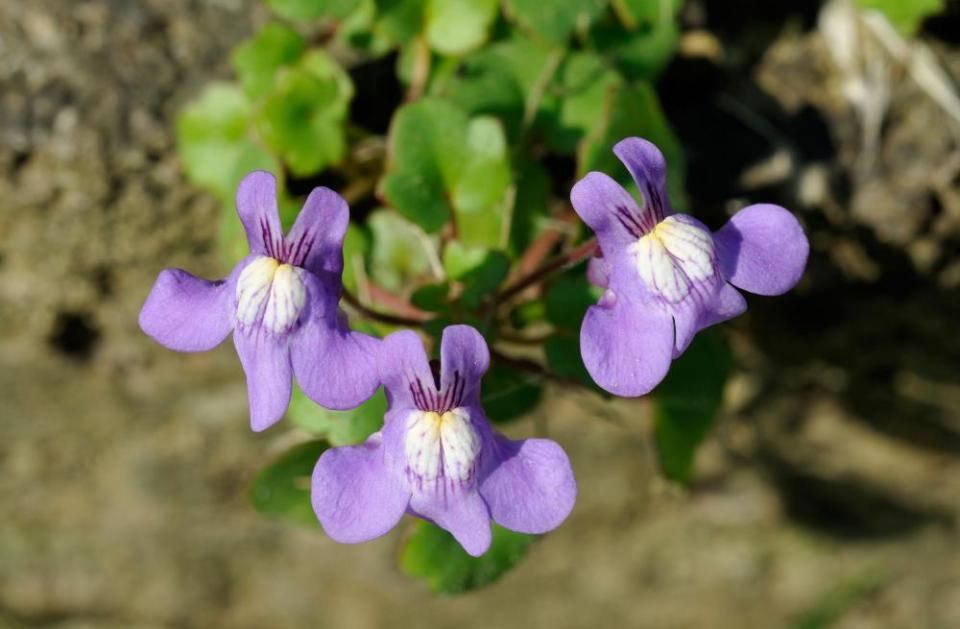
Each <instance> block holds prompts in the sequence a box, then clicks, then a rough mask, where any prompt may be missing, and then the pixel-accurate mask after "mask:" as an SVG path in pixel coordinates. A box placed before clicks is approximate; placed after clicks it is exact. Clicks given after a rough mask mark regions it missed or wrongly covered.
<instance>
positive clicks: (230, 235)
mask: <svg viewBox="0 0 960 629" xmlns="http://www.w3.org/2000/svg"><path fill="white" fill-rule="evenodd" d="M250 115H251V108H250V103H249V101H248V100H247V97H246V95H245V94H244V93H243V91H242V90H240V88H239V87H237V86H235V85H229V84H223V83H214V84H212V85H210V86H209V87H208V88H207V89H206V90H205V91H204V92H203V93H202V94H201V95H200V98H198V99H197V100H195V101H193V102H192V103H190V104H189V105H187V106H186V107H185V108H184V109H183V111H181V112H180V115H179V116H178V117H177V129H176V136H177V149H178V152H179V155H180V160H181V162H182V164H183V168H184V171H185V172H186V174H187V177H188V178H189V179H190V180H191V181H192V182H193V183H195V184H197V185H198V186H200V187H202V188H204V189H206V190H208V191H209V192H211V193H213V194H214V195H215V196H216V197H217V198H218V199H219V200H220V203H221V205H222V207H223V211H222V213H221V216H220V228H219V239H218V240H219V244H220V250H221V252H222V253H223V255H224V258H225V261H226V262H228V263H235V262H237V261H239V260H240V259H242V258H243V256H245V255H246V254H247V253H248V252H249V251H248V248H247V243H246V236H245V234H244V232H243V227H242V225H241V224H240V219H239V218H238V217H237V214H236V211H235V210H234V202H233V197H234V194H235V191H236V188H237V185H238V184H239V183H240V180H241V179H242V178H243V177H244V176H245V175H246V174H247V173H249V172H250V171H251V170H267V171H271V172H279V171H280V165H279V164H278V163H277V161H276V160H275V159H274V158H273V157H272V156H271V155H270V154H269V153H267V152H266V151H264V150H263V149H261V148H260V147H259V146H257V145H256V144H254V143H253V141H252V140H251V139H250V137H249V135H248V127H249V117H250Z"/></svg>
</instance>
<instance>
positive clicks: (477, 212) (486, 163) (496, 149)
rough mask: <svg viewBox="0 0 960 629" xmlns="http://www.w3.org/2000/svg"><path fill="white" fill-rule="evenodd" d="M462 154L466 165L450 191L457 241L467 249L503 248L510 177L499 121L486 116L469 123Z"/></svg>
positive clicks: (505, 140) (508, 160)
mask: <svg viewBox="0 0 960 629" xmlns="http://www.w3.org/2000/svg"><path fill="white" fill-rule="evenodd" d="M464 150H465V152H466V163H465V164H464V166H463V170H462V171H461V172H460V173H459V176H458V177H457V179H456V181H455V182H452V183H453V187H452V190H451V192H452V195H453V207H454V213H455V215H456V219H457V237H458V238H459V239H460V241H461V242H463V243H464V244H467V245H480V246H485V247H498V246H503V245H505V244H506V243H505V240H506V238H505V234H504V233H503V230H504V225H503V220H504V213H505V209H506V198H505V197H506V194H507V189H508V188H509V187H510V181H511V173H510V158H509V155H508V154H507V139H506V137H505V135H504V132H503V126H502V125H501V124H500V121H499V120H497V119H496V118H491V117H489V116H481V117H478V118H474V119H473V120H471V121H470V123H469V125H468V126H467V137H466V146H465V147H464Z"/></svg>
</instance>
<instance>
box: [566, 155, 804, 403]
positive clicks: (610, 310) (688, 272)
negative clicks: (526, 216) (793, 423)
mask: <svg viewBox="0 0 960 629" xmlns="http://www.w3.org/2000/svg"><path fill="white" fill-rule="evenodd" d="M613 152H614V153H615V154H616V155H617V157H619V158H620V161H622V162H623V163H624V165H626V167H627V169H628V170H629V171H630V173H631V174H632V175H633V178H634V180H635V181H636V182H637V186H638V187H639V188H640V191H641V193H642V194H643V197H644V199H645V203H644V207H643V208H642V209H641V208H639V207H637V203H636V201H634V199H633V197H632V196H631V195H630V194H629V193H628V192H627V191H626V190H624V189H623V187H622V186H620V185H619V184H618V183H617V182H615V181H614V180H613V179H611V178H610V177H608V176H607V175H605V174H603V173H598V172H591V173H588V174H587V176H586V177H584V178H583V179H581V180H580V181H578V182H577V184H576V185H575V186H574V187H573V190H572V191H571V193H570V199H571V201H572V202H573V207H574V209H575V210H576V211H577V214H579V215H580V218H582V219H583V221H584V222H585V223H586V224H587V225H589V226H590V228H591V229H592V230H593V231H594V232H596V234H597V239H598V241H599V243H600V249H601V251H602V256H603V257H598V258H594V259H593V260H591V261H590V266H589V268H588V277H589V279H590V281H592V282H593V283H595V284H597V285H599V286H601V287H603V288H606V289H607V290H606V292H605V293H604V295H603V297H601V299H600V302H599V303H598V304H597V305H596V306H591V307H590V309H589V310H588V311H587V314H586V316H585V317H584V320H583V326H582V327H581V330H580V351H581V353H582V354H583V361H584V364H585V365H586V367H587V371H589V372H590V375H591V376H592V377H593V379H594V380H595V381H596V383H597V384H598V385H600V386H601V387H603V388H604V389H606V390H607V391H609V392H611V393H614V394H616V395H621V396H637V395H643V394H645V393H647V392H649V391H650V390H651V389H653V387H655V386H656V385H657V384H658V383H659V382H660V381H661V380H662V379H663V377H664V376H665V375H666V373H667V370H668V369H669V368H670V362H671V361H672V360H673V359H674V358H676V357H678V356H679V355H680V354H682V353H683V351H684V350H685V349H686V348H687V346H688V345H689V344H690V341H691V340H693V337H694V335H695V334H696V333H697V332H699V331H700V330H702V329H704V328H706V327H708V326H711V325H713V324H715V323H719V322H721V321H724V320H726V319H730V318H732V317H735V316H737V315H739V314H741V313H743V311H744V310H746V308H747V303H746V301H745V300H744V298H743V296H742V295H741V294H740V292H739V291H738V290H737V289H736V288H734V287H737V288H741V289H743V290H746V291H749V292H751V293H756V294H758V295H779V294H781V293H784V292H786V291H788V290H790V289H791V288H793V286H794V285H795V284H796V283H797V281H798V280H799V279H800V276H801V275H802V274H803V269H804V267H805V266H806V263H807V254H808V253H809V244H808V243H807V238H806V236H805V235H804V233H803V229H802V228H801V227H800V224H799V223H798V222H797V219H796V218H794V216H793V215H792V214H791V213H790V212H788V211H787V210H785V209H784V208H782V207H780V206H778V205H770V204H758V205H751V206H749V207H746V208H744V209H742V210H740V211H739V212H737V214H736V215H734V217H733V218H732V219H730V221H729V222H727V224H726V225H724V226H723V227H722V228H721V229H720V230H719V231H717V232H716V233H711V232H710V230H709V229H708V228H707V227H706V226H705V225H704V224H703V223H701V222H700V221H698V220H697V219H695V218H693V217H692V216H689V215H686V214H674V213H673V209H672V208H671V207H670V201H669V199H668V198H667V195H666V190H665V183H666V162H665V161H664V159H663V154H662V153H661V152H660V150H659V149H657V147H656V146H654V145H653V144H651V143H650V142H648V141H646V140H643V139H641V138H627V139H626V140H622V141H621V142H619V143H618V144H617V145H616V146H615V147H614V148H613Z"/></svg>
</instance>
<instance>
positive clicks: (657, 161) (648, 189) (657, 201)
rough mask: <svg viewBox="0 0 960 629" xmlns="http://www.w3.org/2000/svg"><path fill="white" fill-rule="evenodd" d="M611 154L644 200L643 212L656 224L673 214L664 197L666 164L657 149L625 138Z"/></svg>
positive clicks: (640, 140)
mask: <svg viewBox="0 0 960 629" xmlns="http://www.w3.org/2000/svg"><path fill="white" fill-rule="evenodd" d="M613 152H614V154H615V155H616V156H617V157H619V158H620V161H621V162H623V165H624V166H626V167H627V170H629V171H630V174H631V175H633V180H634V181H636V182H637V187H638V188H640V192H641V193H642V194H643V198H644V207H643V211H644V212H652V213H653V215H654V216H655V217H656V222H659V221H661V220H663V218H664V217H666V216H669V215H670V214H672V213H673V209H672V208H671V207H670V198H669V197H668V196H667V160H666V159H664V157H663V153H661V152H660V149H659V148H657V145H656V144H654V143H653V142H650V141H648V140H644V139H643V138H626V139H624V140H620V141H619V142H617V144H616V145H614V147H613Z"/></svg>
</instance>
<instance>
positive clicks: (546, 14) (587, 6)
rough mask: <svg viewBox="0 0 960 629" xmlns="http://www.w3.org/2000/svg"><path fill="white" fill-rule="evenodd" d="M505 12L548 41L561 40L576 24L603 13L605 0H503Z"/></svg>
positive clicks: (519, 23) (568, 35) (566, 38)
mask: <svg viewBox="0 0 960 629" xmlns="http://www.w3.org/2000/svg"><path fill="white" fill-rule="evenodd" d="M506 6H507V15H508V16H510V18H511V19H512V20H513V21H515V22H516V23H517V24H518V25H519V26H520V27H521V28H523V29H525V30H527V31H529V32H531V33H532V34H534V35H535V36H537V37H540V38H542V39H543V40H545V41H547V42H550V43H552V44H565V43H566V42H567V40H569V39H570V36H571V35H572V34H573V31H574V30H575V29H576V28H577V26H578V25H579V24H581V23H582V24H588V23H589V22H590V21H592V20H593V19H595V18H596V17H597V16H598V15H600V14H601V13H603V10H604V9H605V8H606V6H607V0H507V4H506Z"/></svg>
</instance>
